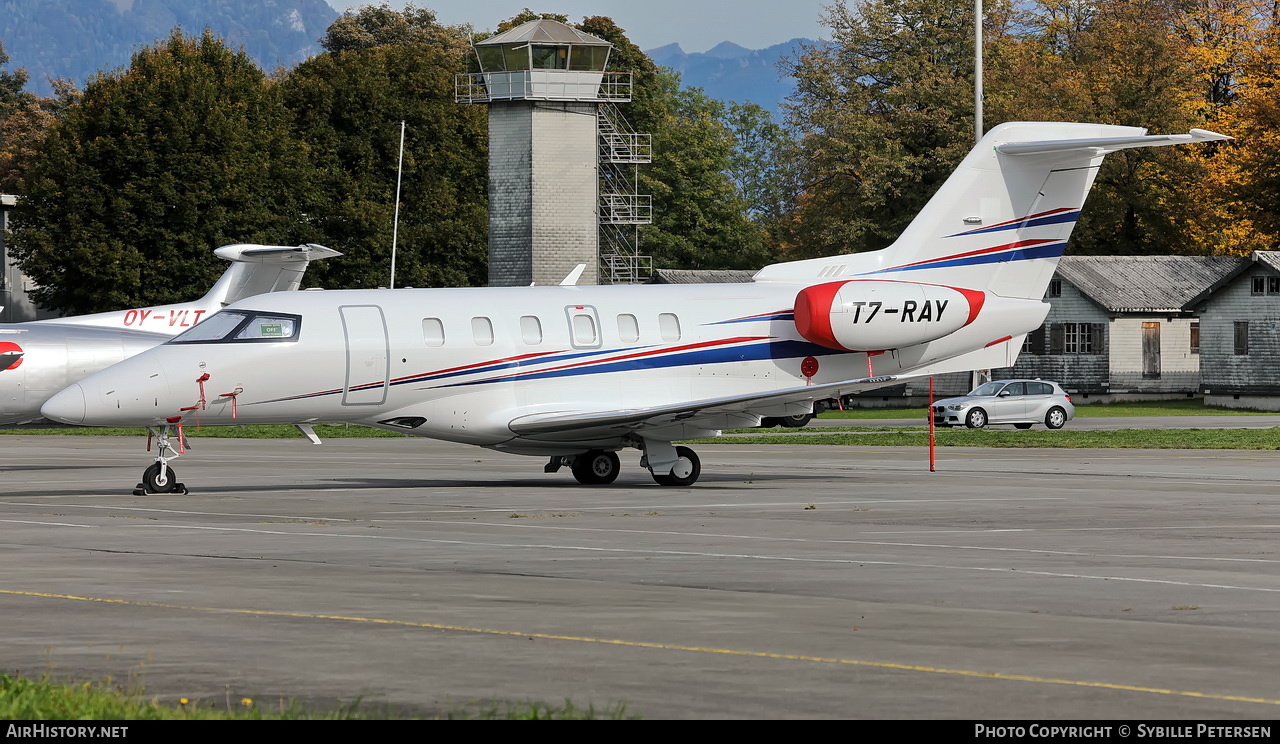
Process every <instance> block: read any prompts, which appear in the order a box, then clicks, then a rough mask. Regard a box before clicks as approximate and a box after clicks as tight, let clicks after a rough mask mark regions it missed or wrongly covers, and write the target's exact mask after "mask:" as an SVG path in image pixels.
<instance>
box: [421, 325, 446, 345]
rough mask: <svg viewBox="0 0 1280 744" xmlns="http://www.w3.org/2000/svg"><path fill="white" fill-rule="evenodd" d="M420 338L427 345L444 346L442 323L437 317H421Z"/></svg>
mask: <svg viewBox="0 0 1280 744" xmlns="http://www.w3.org/2000/svg"><path fill="white" fill-rule="evenodd" d="M422 340H423V341H424V342H425V343H426V344H427V346H444V323H442V322H440V319H439V318H423V319H422Z"/></svg>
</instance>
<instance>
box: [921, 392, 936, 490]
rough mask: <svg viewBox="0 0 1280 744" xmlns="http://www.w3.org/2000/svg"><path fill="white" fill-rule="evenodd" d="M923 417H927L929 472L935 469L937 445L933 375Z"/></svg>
mask: <svg viewBox="0 0 1280 744" xmlns="http://www.w3.org/2000/svg"><path fill="white" fill-rule="evenodd" d="M924 415H925V418H927V419H929V472H930V473H932V472H934V471H935V463H936V460H935V458H934V451H935V449H936V447H937V439H936V437H934V428H933V375H930V376H929V407H928V408H926V409H925V412H924Z"/></svg>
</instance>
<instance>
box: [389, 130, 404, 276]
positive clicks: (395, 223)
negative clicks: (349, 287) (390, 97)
mask: <svg viewBox="0 0 1280 744" xmlns="http://www.w3.org/2000/svg"><path fill="white" fill-rule="evenodd" d="M403 170H404V120H403V119H401V120H400V161H399V162H398V163H397V164H396V214H395V217H394V218H393V219H392V221H391V284H390V285H388V286H390V288H391V289H395V288H396V238H397V237H399V235H398V233H399V230H400V173H401V171H403Z"/></svg>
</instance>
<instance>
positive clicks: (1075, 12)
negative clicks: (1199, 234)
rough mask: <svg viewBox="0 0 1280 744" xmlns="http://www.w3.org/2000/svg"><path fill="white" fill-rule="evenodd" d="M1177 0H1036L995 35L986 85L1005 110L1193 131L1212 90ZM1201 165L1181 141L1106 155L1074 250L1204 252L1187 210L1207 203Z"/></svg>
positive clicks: (1002, 113) (995, 109)
mask: <svg viewBox="0 0 1280 744" xmlns="http://www.w3.org/2000/svg"><path fill="white" fill-rule="evenodd" d="M1178 4H1179V3H1178V0H1094V1H1093V2H1083V1H1082V0H1036V1H1035V2H1029V3H1025V4H1024V5H1022V6H1021V7H1020V13H1015V14H1014V20H1013V23H1011V25H1010V27H1009V28H1010V29H1012V31H1013V33H1005V34H1000V35H997V36H996V37H995V38H994V39H993V40H992V46H991V55H990V56H991V58H992V65H991V67H990V77H989V82H988V84H987V86H988V90H990V91H992V95H991V96H990V97H989V99H988V102H989V103H988V107H989V111H990V113H991V114H992V115H993V116H994V117H996V120H1050V121H1083V122H1098V123H1101V124H1118V125H1124V126H1133V127H1144V128H1146V129H1148V130H1150V131H1151V132H1152V133H1161V134H1163V133H1170V132H1186V131H1187V130H1188V129H1190V128H1192V127H1197V126H1203V125H1204V121H1205V119H1204V110H1203V106H1202V101H1203V98H1202V96H1201V95H1200V94H1199V92H1198V90H1197V87H1196V81H1195V75H1194V72H1193V70H1192V67H1191V66H1190V65H1189V63H1188V55H1187V47H1186V44H1185V43H1184V41H1183V40H1181V39H1179V38H1178V37H1177V35H1176V34H1175V33H1174V27H1175V24H1176V21H1177V19H1178V7H1177V6H1178ZM1203 177H1204V172H1203V168H1202V167H1200V165H1199V164H1197V163H1196V162H1195V161H1194V160H1192V159H1189V158H1188V155H1187V153H1185V152H1179V151H1178V148H1144V149H1134V150H1123V151H1120V152H1117V153H1113V154H1111V155H1108V156H1107V159H1106V160H1105V161H1104V163H1103V166H1102V168H1101V169H1100V170H1099V173H1098V178H1097V180H1096V181H1095V183H1094V187H1093V190H1092V192H1091V193H1090V196H1089V198H1088V205H1089V206H1088V208H1087V209H1086V210H1084V212H1083V214H1082V216H1081V219H1080V222H1079V224H1078V225H1077V226H1076V229H1075V231H1074V232H1073V233H1072V237H1071V242H1070V245H1069V247H1068V251H1069V252H1070V253H1073V254H1169V253H1196V252H1199V251H1198V247H1197V246H1196V245H1195V242H1194V240H1193V239H1192V237H1191V236H1190V235H1189V233H1188V231H1187V229H1186V221H1185V218H1186V216H1187V215H1188V214H1190V213H1191V212H1193V211H1195V210H1197V209H1199V208H1201V207H1202V206H1203V205H1200V204H1197V203H1196V202H1195V201H1194V200H1192V199H1190V198H1189V193H1190V191H1189V189H1188V188H1187V187H1188V185H1189V184H1194V183H1196V182H1198V181H1199V180H1201V179H1202V178H1203Z"/></svg>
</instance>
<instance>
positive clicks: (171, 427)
mask: <svg viewBox="0 0 1280 744" xmlns="http://www.w3.org/2000/svg"><path fill="white" fill-rule="evenodd" d="M175 431H176V433H177V439H178V448H177V449H176V450H175V449H174V448H173V445H172V444H170V443H169V437H170V436H171V435H172V434H173V433H174V432H175ZM147 432H148V433H147V449H148V450H150V449H151V438H152V437H155V439H156V461H155V462H153V463H151V465H149V466H148V467H147V469H146V470H144V471H142V482H141V483H139V484H138V485H137V486H135V487H134V490H133V495H134V496H146V495H149V494H153V493H178V494H185V493H188V491H187V487H186V485H185V484H183V483H179V482H178V479H177V473H175V472H174V470H173V468H171V467H169V461H170V460H172V459H174V458H176V457H179V456H181V455H182V453H184V452H186V449H187V447H189V446H191V445H190V444H188V442H187V437H186V435H185V434H183V433H182V425H181V424H179V423H176V422H173V423H167V424H164V425H163V426H161V427H160V429H159V430H156V428H155V427H151V426H148V427H147Z"/></svg>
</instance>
